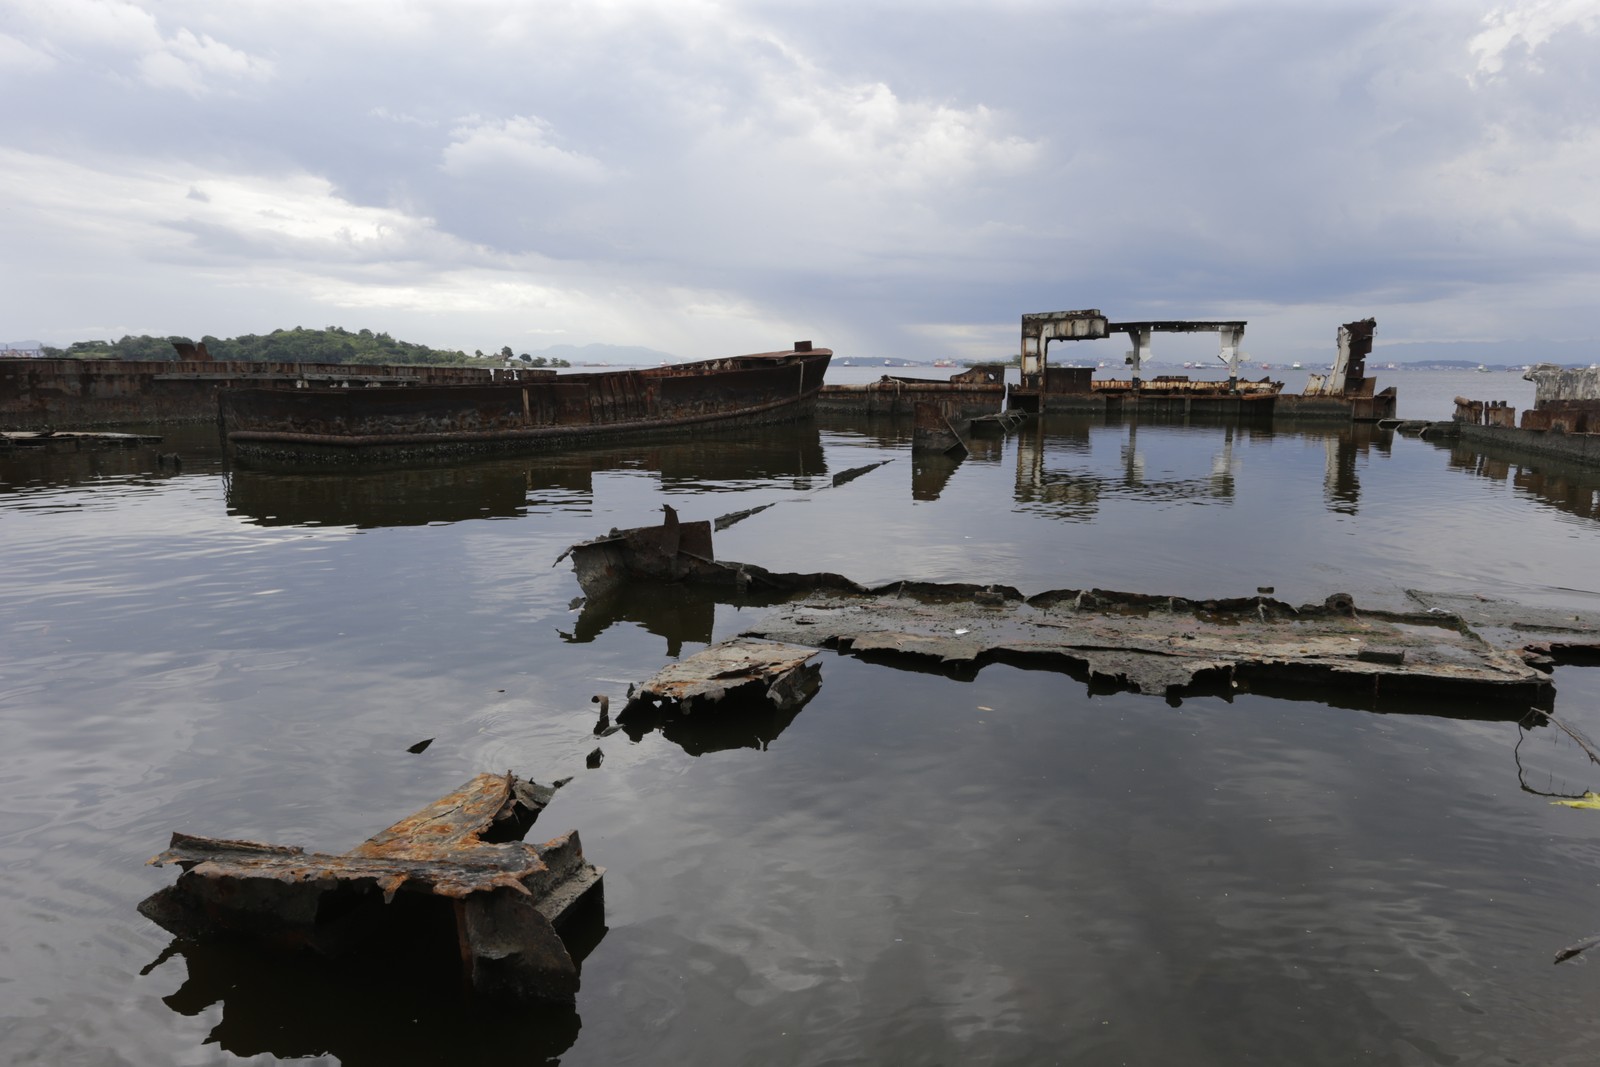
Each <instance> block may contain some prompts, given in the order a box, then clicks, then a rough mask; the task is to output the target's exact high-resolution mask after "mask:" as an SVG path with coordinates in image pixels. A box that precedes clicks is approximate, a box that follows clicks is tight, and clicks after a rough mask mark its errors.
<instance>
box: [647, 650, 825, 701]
mask: <svg viewBox="0 0 1600 1067" xmlns="http://www.w3.org/2000/svg"><path fill="white" fill-rule="evenodd" d="M816 654H817V652H816V649H814V648H806V647H799V646H796V645H793V644H779V643H776V642H773V641H761V640H752V639H749V638H742V637H741V638H735V639H734V640H732V641H724V642H723V643H722V644H719V645H713V646H711V647H710V648H708V649H705V650H703V651H701V652H697V653H695V654H694V655H692V656H690V657H689V658H687V659H684V660H680V661H678V662H677V663H673V664H670V665H668V666H666V667H664V668H662V669H661V670H660V671H657V672H656V674H655V675H654V676H652V677H651V678H650V679H649V680H648V681H646V682H644V683H643V684H642V685H640V686H639V687H638V688H637V689H636V690H635V697H634V699H635V700H652V701H672V702H674V703H676V704H679V705H683V706H694V705H697V704H714V703H717V702H719V701H721V700H723V699H724V698H725V697H727V696H729V695H730V694H732V693H734V692H736V691H737V690H740V689H742V688H745V687H746V686H758V687H760V690H761V691H762V693H763V694H764V695H769V699H771V700H772V701H773V702H774V703H780V702H781V701H782V699H783V688H784V686H785V685H788V684H791V682H790V680H791V676H792V675H794V674H795V672H797V671H799V670H801V669H802V668H804V667H805V666H806V663H807V661H809V660H810V659H811V658H812V657H814V656H815V655H816ZM774 687H778V689H779V692H778V693H777V694H776V695H772V693H771V691H772V690H773V688H774Z"/></svg>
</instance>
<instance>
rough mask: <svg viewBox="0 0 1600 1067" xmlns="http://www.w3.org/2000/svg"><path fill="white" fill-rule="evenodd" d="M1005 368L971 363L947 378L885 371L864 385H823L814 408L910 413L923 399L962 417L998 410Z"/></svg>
mask: <svg viewBox="0 0 1600 1067" xmlns="http://www.w3.org/2000/svg"><path fill="white" fill-rule="evenodd" d="M1005 399H1006V383H1005V368H1004V367H1002V366H999V365H997V364H996V365H984V366H977V367H971V368H969V369H967V370H965V371H962V372H961V373H959V374H954V375H951V377H950V380H949V381H937V380H935V379H932V378H907V377H902V376H900V375H893V374H885V375H884V376H883V377H882V378H880V379H879V380H878V381H875V382H868V383H866V384H864V385H828V386H824V387H823V389H822V392H821V393H820V394H819V395H818V397H817V410H818V411H821V412H824V413H836V414H864V415H910V414H912V413H913V412H914V410H915V408H916V405H917V404H918V403H922V402H930V403H937V404H943V405H946V406H947V407H952V408H953V409H954V410H956V411H957V412H958V413H959V414H960V415H961V416H962V417H970V416H976V415H983V414H987V413H990V412H996V411H999V410H1000V409H1001V408H1002V407H1004V406H1005Z"/></svg>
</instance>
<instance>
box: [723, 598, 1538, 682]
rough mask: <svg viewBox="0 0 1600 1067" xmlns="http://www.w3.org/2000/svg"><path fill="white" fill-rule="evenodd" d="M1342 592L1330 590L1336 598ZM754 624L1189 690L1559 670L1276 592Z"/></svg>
mask: <svg viewBox="0 0 1600 1067" xmlns="http://www.w3.org/2000/svg"><path fill="white" fill-rule="evenodd" d="M1331 599H1332V598H1330V600H1331ZM747 634H749V635H752V636H759V637H762V638H766V639H771V640H779V641H790V642H797V643H804V644H811V645H814V646H817V647H825V648H832V649H837V650H839V651H843V652H849V653H851V654H855V655H863V656H877V657H891V658H894V657H904V658H907V659H911V660H924V661H931V662H932V663H934V664H937V665H938V666H940V667H941V668H949V667H969V668H970V667H977V666H981V665H983V664H985V663H989V662H1013V663H1022V664H1029V665H1035V666H1050V665H1052V664H1054V665H1057V666H1059V667H1061V668H1063V669H1066V670H1068V671H1077V672H1080V673H1084V674H1087V675H1088V677H1089V680H1090V681H1091V682H1097V683H1101V684H1107V685H1110V686H1112V687H1116V688H1127V689H1132V690H1134V691H1136V692H1141V693H1152V694H1157V695H1165V696H1176V695H1181V694H1183V693H1186V692H1190V691H1195V690H1196V689H1197V688H1198V689H1201V690H1203V689H1204V688H1206V686H1207V684H1208V683H1209V684H1210V685H1212V686H1214V685H1215V684H1216V683H1217V682H1219V681H1224V682H1226V683H1229V684H1232V683H1239V682H1250V681H1252V680H1258V681H1262V682H1269V683H1270V682H1289V683H1293V684H1298V685H1306V686H1316V685H1318V684H1330V685H1338V686H1345V687H1363V688H1370V689H1373V690H1377V689H1380V688H1388V689H1391V690H1398V689H1400V688H1402V687H1403V688H1407V689H1414V690H1422V689H1438V688H1444V689H1449V690H1452V691H1459V692H1461V693H1463V694H1465V693H1468V692H1471V693H1474V694H1476V695H1477V696H1479V697H1481V698H1484V699H1488V700H1505V701H1510V702H1515V703H1519V704H1522V705H1524V706H1525V705H1526V704H1527V703H1532V702H1534V701H1535V700H1537V699H1538V698H1539V697H1540V696H1541V694H1543V693H1546V692H1547V691H1548V689H1549V678H1548V677H1547V676H1546V675H1545V674H1543V673H1541V672H1540V671H1538V670H1536V669H1535V668H1534V667H1532V666H1530V665H1529V664H1528V663H1527V662H1525V661H1524V659H1523V658H1522V657H1520V656H1518V655H1516V654H1513V653H1512V652H1511V651H1508V650H1504V649H1498V648H1495V647H1493V646H1491V645H1490V644H1489V643H1488V642H1486V641H1485V640H1483V639H1482V638H1481V637H1480V636H1478V635H1477V634H1476V633H1474V632H1473V631H1472V630H1470V629H1469V628H1467V627H1466V626H1464V625H1463V624H1462V623H1461V621H1460V620H1459V618H1457V617H1455V616H1452V615H1448V614H1444V615H1441V614H1436V613H1430V612H1415V613H1396V612H1381V611H1360V610H1356V609H1355V608H1354V606H1353V605H1352V606H1350V608H1349V610H1344V605H1342V604H1333V605H1305V606H1301V607H1293V606H1291V605H1289V604H1286V603H1283V602H1281V601H1278V600H1274V599H1272V598H1269V597H1250V598H1244V599H1239V600H1224V601H1205V602H1191V601H1185V600H1181V599H1178V598H1160V597H1150V596H1144V595H1140V594H1129V593H1117V592H1109V591H1105V590H1072V589H1068V590H1052V591H1050V592H1047V593H1041V594H1038V595H1037V596H1033V597H1030V598H1027V599H1025V600H1024V599H1022V598H1020V597H1011V596H1008V595H1006V593H1005V592H1000V591H995V592H992V593H990V594H989V595H987V596H984V597H980V598H973V599H970V600H962V599H952V598H950V597H937V596H927V595H921V596H919V595H908V594H906V593H903V592H899V591H892V592H886V593H879V594H870V595H862V594H847V593H840V592H829V593H825V594H821V595H817V596H813V597H807V598H805V599H802V600H800V601H797V602H793V603H790V604H787V605H784V606H782V607H780V608H778V609H776V610H774V611H773V612H772V613H771V614H769V616H768V617H767V618H766V619H764V620H763V621H762V622H761V623H760V624H758V625H757V626H754V627H751V628H750V629H749V630H748V631H747Z"/></svg>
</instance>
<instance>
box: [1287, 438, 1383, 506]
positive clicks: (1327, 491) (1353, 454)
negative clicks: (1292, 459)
mask: <svg viewBox="0 0 1600 1067" xmlns="http://www.w3.org/2000/svg"><path fill="white" fill-rule="evenodd" d="M1302 433H1304V434H1305V436H1311V433H1310V432H1307V431H1302ZM1321 436H1322V446H1323V448H1324V449H1325V450H1326V452H1327V464H1326V467H1325V473H1324V474H1323V478H1322V496H1323V501H1324V502H1325V503H1326V504H1327V506H1328V510H1329V511H1334V512H1338V513H1339V514H1341V515H1354V514H1356V512H1357V505H1358V504H1360V502H1361V478H1360V476H1359V475H1358V474H1357V473H1356V468H1357V461H1358V460H1364V459H1365V458H1366V456H1367V453H1368V452H1369V451H1370V450H1372V449H1373V448H1374V447H1376V448H1377V450H1378V451H1379V452H1380V453H1382V454H1384V455H1388V453H1389V448H1390V446H1391V445H1392V444H1393V442H1394V433H1393V432H1392V431H1390V430H1380V429H1378V427H1377V426H1376V425H1375V424H1373V423H1362V422H1358V423H1353V424H1351V425H1349V426H1342V427H1339V428H1338V429H1337V430H1336V431H1333V432H1328V433H1324V434H1322V435H1321Z"/></svg>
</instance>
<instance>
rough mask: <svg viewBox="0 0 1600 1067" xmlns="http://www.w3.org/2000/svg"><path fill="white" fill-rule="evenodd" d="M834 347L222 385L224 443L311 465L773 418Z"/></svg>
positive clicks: (265, 461)
mask: <svg viewBox="0 0 1600 1067" xmlns="http://www.w3.org/2000/svg"><path fill="white" fill-rule="evenodd" d="M831 358H832V353H831V352H830V351H829V350H827V349H821V348H818V349H811V348H798V347H797V348H796V349H795V350H792V351H788V352H774V353H764V354H760V355H753V356H736V357H733V358H730V359H721V360H706V361H704V362H700V363H688V364H679V365H676V366H668V367H651V368H645V369H640V370H628V371H612V372H603V373H596V374H564V375H560V376H558V377H554V378H546V379H540V380H534V381H521V382H510V383H505V384H493V385H472V386H444V387H429V386H415V387H406V388H396V389H388V388H371V389H300V390H294V391H284V390H231V391H228V392H226V393H223V394H220V395H219V398H218V406H219V418H220V421H221V424H222V432H223V436H224V439H225V441H226V443H227V445H228V448H229V451H230V453H231V454H232V456H233V457H234V459H235V460H236V461H238V462H240V463H242V464H245V465H256V464H259V465H268V466H285V465H287V466H317V465H345V464H366V463H372V462H393V461H402V462H405V461H410V460H415V459H428V458H436V457H448V456H452V455H470V454H475V453H488V452H531V451H538V450H541V449H546V448H559V447H564V446H570V445H576V444H588V443H595V442H603V441H612V440H618V439H626V438H633V437H638V436H643V435H651V434H681V433H685V432H698V431H704V430H711V429H724V428H731V427H737V426H742V425H753V424H760V423H769V422H783V421H789V420H793V419H796V418H801V417H804V416H805V415H807V414H809V413H810V411H811V410H812V406H813V405H814V404H815V401H816V396H817V392H818V390H820V389H821V388H822V380H823V376H824V374H825V373H826V372H827V369H828V362H829V360H830V359H831Z"/></svg>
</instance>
